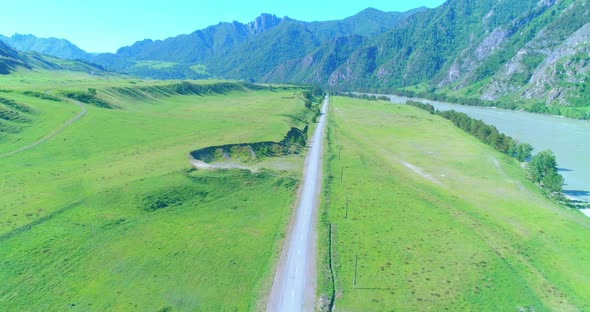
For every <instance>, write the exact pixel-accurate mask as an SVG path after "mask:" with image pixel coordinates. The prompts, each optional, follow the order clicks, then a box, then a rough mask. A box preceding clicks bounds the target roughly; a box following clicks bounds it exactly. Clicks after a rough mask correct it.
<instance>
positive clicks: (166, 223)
mask: <svg viewBox="0 0 590 312" xmlns="http://www.w3.org/2000/svg"><path fill="white" fill-rule="evenodd" d="M72 75H73V74H72ZM42 77H43V76H42V75H34V76H31V77H25V76H23V77H21V78H22V79H28V81H30V82H31V84H28V85H27V86H28V88H29V89H30V90H33V91H37V92H44V91H45V90H47V89H46V88H47V85H50V84H51V82H50V81H46V82H43V78H42ZM74 77H77V78H80V79H78V82H72V83H69V84H68V86H67V89H68V90H70V91H71V92H74V91H76V92H80V93H89V92H90V91H89V90H88V88H96V97H98V98H99V99H101V100H102V101H105V102H107V103H109V104H110V105H111V106H112V107H114V108H113V109H105V108H99V107H96V106H94V105H86V104H84V105H85V106H86V108H87V109H88V113H87V114H86V115H84V116H83V117H82V118H81V119H80V120H78V121H76V122H74V123H73V124H72V125H71V126H69V127H67V128H66V129H65V130H64V131H63V132H61V133H60V134H58V135H57V136H55V137H54V138H52V139H50V140H48V141H46V142H44V143H42V144H41V145H39V146H36V147H34V148H32V149H29V150H26V151H23V152H21V153H19V154H16V155H12V156H8V157H3V158H1V159H0V162H1V163H2V170H1V172H0V189H2V192H1V193H0V220H1V221H0V259H2V260H0V261H1V263H2V265H0V280H2V283H0V310H21V311H22V310H31V311H38V310H47V311H63V310H66V309H67V310H76V311H105V310H117V311H122V310H144V311H146V310H147V311H158V310H160V309H164V308H166V307H169V308H171V309H172V310H185V311H194V310H201V311H221V310H226V311H227V310H232V311H233V310H239V311H244V310H252V309H254V308H255V307H256V305H257V304H258V300H259V299H260V298H262V297H263V296H264V295H265V289H266V287H267V286H268V282H269V281H270V278H272V268H273V265H274V262H275V259H276V257H277V254H278V247H279V242H280V239H281V238H282V236H283V232H284V229H285V224H286V222H287V217H288V215H289V213H290V209H289V208H290V205H291V202H292V201H293V196H294V193H295V187H296V186H297V184H298V176H299V172H298V170H299V169H296V170H294V171H268V170H266V171H265V170H263V171H260V172H258V173H248V172H245V171H240V170H229V171H218V172H215V171H211V172H208V171H204V172H201V171H194V170H191V168H190V164H189V162H188V153H189V152H190V151H192V150H195V149H197V148H201V147H206V146H211V145H220V144H228V143H240V142H257V141H266V140H276V141H278V140H280V139H282V137H283V135H284V134H285V133H286V132H287V130H289V128H290V126H298V127H302V126H303V124H302V123H303V122H304V121H298V119H297V118H296V117H297V116H305V115H306V114H305V111H306V108H305V106H304V100H303V99H302V98H301V97H300V94H301V92H302V89H297V88H274V89H273V90H272V91H271V90H268V88H255V87H254V86H246V85H242V84H235V83H225V82H224V83H218V82H202V83H192V84H190V86H191V87H190V88H189V87H188V86H189V85H187V84H171V83H170V82H168V83H167V84H163V83H161V82H142V81H137V80H120V79H119V80H114V79H106V78H105V79H102V80H96V81H93V80H92V79H91V78H89V77H83V75H80V76H79V77H78V76H72V81H75V80H76V79H75V78H74ZM13 78H15V79H21V78H18V76H15V77H13ZM6 79H8V78H4V80H2V82H3V84H2V85H1V86H0V89H4V90H12V91H11V92H2V93H0V96H2V97H7V98H12V99H14V100H15V101H18V102H22V103H24V104H26V105H28V106H30V107H31V108H32V109H34V111H35V113H34V116H32V117H31V118H30V126H28V127H23V128H22V129H21V130H20V132H19V134H18V137H19V138H20V140H16V139H11V140H3V139H0V150H1V151H8V150H10V149H12V148H15V147H17V146H18V145H19V144H23V145H26V144H27V143H29V142H31V141H34V140H35V139H36V138H37V137H38V136H39V135H41V134H42V132H44V131H49V130H50V129H53V128H54V127H55V126H56V125H58V124H59V123H60V122H62V121H63V120H65V119H67V118H69V117H70V116H72V114H75V113H77V111H76V109H79V108H78V107H77V106H75V105H72V104H71V103H68V102H67V101H65V100H64V101H60V102H54V101H48V100H43V99H40V98H37V97H34V96H31V95H27V94H24V91H26V90H23V89H22V88H24V85H23V84H22V83H14V81H12V82H11V83H8V82H7V80H6ZM34 82H36V83H34ZM179 86H182V87H184V88H181V87H179ZM62 88H63V89H66V88H64V87H63V86H60V85H56V86H54V88H53V89H51V90H50V93H51V94H56V95H59V94H61V93H60V91H61V89H62ZM197 89H198V90H209V91H207V92H203V93H201V94H197V93H196V92H193V91H194V90H197ZM258 89H260V90H258ZM187 90H193V91H190V92H189V91H187ZM90 93H91V92H90ZM11 138H16V136H14V137H11Z"/></svg>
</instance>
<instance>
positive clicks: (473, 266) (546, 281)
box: [319, 97, 590, 311]
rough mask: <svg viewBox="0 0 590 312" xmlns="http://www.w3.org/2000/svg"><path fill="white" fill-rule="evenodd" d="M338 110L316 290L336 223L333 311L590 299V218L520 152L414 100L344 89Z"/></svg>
mask: <svg viewBox="0 0 590 312" xmlns="http://www.w3.org/2000/svg"><path fill="white" fill-rule="evenodd" d="M330 113H331V117H330V118H331V123H330V126H329V135H328V142H329V150H328V155H327V167H326V187H327V189H326V190H325V193H324V200H323V206H324V208H323V214H322V226H323V231H324V233H323V234H322V237H323V244H322V245H323V246H324V248H323V250H322V255H323V257H321V259H322V261H323V262H322V264H321V265H322V267H321V270H320V276H319V278H320V281H321V287H320V288H319V290H320V293H321V294H324V295H328V296H329V295H330V293H331V291H330V289H331V284H332V283H331V277H330V276H331V274H330V267H329V265H328V262H329V261H328V260H329V257H328V251H329V250H330V249H329V248H328V247H327V246H329V242H330V240H329V239H328V229H331V233H332V237H331V259H332V270H333V272H334V278H335V287H336V288H335V294H336V299H335V307H336V311H361V310H362V311H384V310H405V311H426V310H435V311H444V310H449V311H474V310H477V311H576V310H580V311H585V310H588V309H589V308H590V302H589V301H588V294H590V288H589V287H588V283H586V281H587V280H588V279H589V278H590V268H589V267H588V266H587V265H586V264H587V259H588V258H589V256H590V254H589V253H590V248H589V247H590V242H588V240H587V237H590V236H589V235H590V221H588V219H587V218H585V217H583V216H582V215H581V214H580V213H579V212H577V211H573V210H568V209H567V208H564V207H561V206H558V205H556V204H554V203H552V202H550V201H548V200H547V199H545V198H544V196H543V195H542V194H541V193H540V192H539V191H538V190H537V189H536V187H535V186H534V185H532V184H531V183H529V182H528V181H527V180H526V179H525V178H524V172H523V170H522V169H521V168H520V167H519V165H518V164H517V163H516V162H515V161H513V160H511V159H509V158H507V157H505V156H503V155H502V154H499V153H497V152H495V151H494V150H492V149H491V148H489V147H488V146H486V145H484V144H483V143H481V142H479V141H477V140H476V139H475V138H473V137H470V136H469V135H468V134H466V133H464V132H462V131H461V130H459V129H457V128H455V127H454V126H453V125H452V124H451V123H450V122H448V121H446V120H444V119H441V118H439V117H436V116H432V115H429V114H427V113H426V112H423V111H420V110H417V109H415V108H413V107H409V106H403V105H393V104H389V103H384V102H367V101H362V100H357V99H348V98H340V97H336V98H333V103H332V106H331V110H330ZM347 207H348V209H347ZM347 211H348V212H347ZM355 268H356V269H355ZM355 272H356V273H355ZM355 276H356V278H355Z"/></svg>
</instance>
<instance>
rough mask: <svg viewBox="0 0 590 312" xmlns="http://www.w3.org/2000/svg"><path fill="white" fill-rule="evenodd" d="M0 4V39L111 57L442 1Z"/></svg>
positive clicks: (60, 0)
mask: <svg viewBox="0 0 590 312" xmlns="http://www.w3.org/2000/svg"><path fill="white" fill-rule="evenodd" d="M6 2H7V3H2V13H3V14H2V18H1V19H0V34H2V35H5V36H10V35H12V34H13V33H21V34H33V35H36V36H38V37H58V38H66V39H68V40H70V41H72V42H73V43H74V44H76V45H78V46H79V47H80V48H82V49H84V50H86V51H88V52H114V51H116V50H117V49H118V48H119V47H121V46H126V45H130V44H132V43H133V42H135V41H137V40H142V39H145V38H150V39H164V38H167V37H171V36H175V35H178V34H186V33H190V32H193V31H195V30H197V29H202V28H205V27H207V26H209V25H213V24H217V23H218V22H220V21H224V22H230V21H233V20H236V21H239V22H249V21H251V20H253V19H254V18H255V17H256V16H258V15H260V13H273V14H276V15H278V16H289V17H291V18H295V19H298V20H303V21H317V20H320V21H322V20H333V19H341V18H344V17H347V16H351V15H354V14H356V13H357V12H359V11H361V10H363V9H365V8H367V7H374V8H376V9H379V10H382V11H406V10H409V9H412V8H416V7H419V6H427V7H436V6H439V5H440V4H442V3H443V2H444V0H405V1H399V0H354V1H352V0H350V1H349V0H327V1H318V0H296V1H292V0H291V1H286V0H257V1H252V0H215V1H211V0H205V1H202V0H201V1H199V0H167V1H162V0H143V1H137V0H96V1H86V0H49V1H45V0H18V1H6Z"/></svg>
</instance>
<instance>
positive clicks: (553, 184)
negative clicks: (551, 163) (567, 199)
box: [541, 171, 563, 193]
mask: <svg viewBox="0 0 590 312" xmlns="http://www.w3.org/2000/svg"><path fill="white" fill-rule="evenodd" d="M541 183H543V186H544V187H545V188H547V189H548V190H549V191H550V192H552V193H561V188H562V187H563V177H562V176H561V175H560V174H559V173H557V172H556V171H551V172H549V173H547V175H545V176H544V177H543V180H542V181H541Z"/></svg>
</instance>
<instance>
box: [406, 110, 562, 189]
mask: <svg viewBox="0 0 590 312" xmlns="http://www.w3.org/2000/svg"><path fill="white" fill-rule="evenodd" d="M406 104H408V105H412V106H415V107H418V108H420V109H422V110H425V111H427V112H429V113H431V114H433V115H438V116H441V117H444V118H446V119H448V120H450V121H451V122H452V123H453V124H454V125H455V126H457V127H458V128H460V129H462V130H463V131H465V132H467V133H469V134H471V135H473V136H475V137H476V138H478V139H479V140H480V141H482V142H484V143H485V144H487V145H489V146H491V147H493V148H494V149H495V150H497V151H499V152H500V153H503V154H505V155H508V156H510V157H512V158H514V159H516V160H518V161H519V162H525V161H527V160H529V159H530V161H529V163H528V176H529V179H530V180H531V181H533V182H535V183H537V184H538V185H540V186H541V187H543V188H544V189H545V190H547V191H548V192H549V193H550V194H554V195H558V196H561V191H562V187H563V184H564V180H563V177H562V176H561V175H560V174H559V173H558V171H557V160H556V158H555V155H554V154H553V152H551V151H550V150H546V151H542V152H540V153H538V154H536V155H534V156H532V151H533V147H532V146H531V145H530V144H528V143H521V142H518V140H516V139H514V138H512V137H510V136H508V135H505V134H503V133H501V132H499V131H498V129H496V127H494V126H493V125H488V124H486V123H485V122H483V121H481V120H478V119H474V118H471V117H470V116H469V115H467V114H464V113H460V112H457V111H454V110H450V111H438V110H436V109H435V108H434V106H432V105H430V104H425V103H421V102H416V101H407V102H406Z"/></svg>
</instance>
